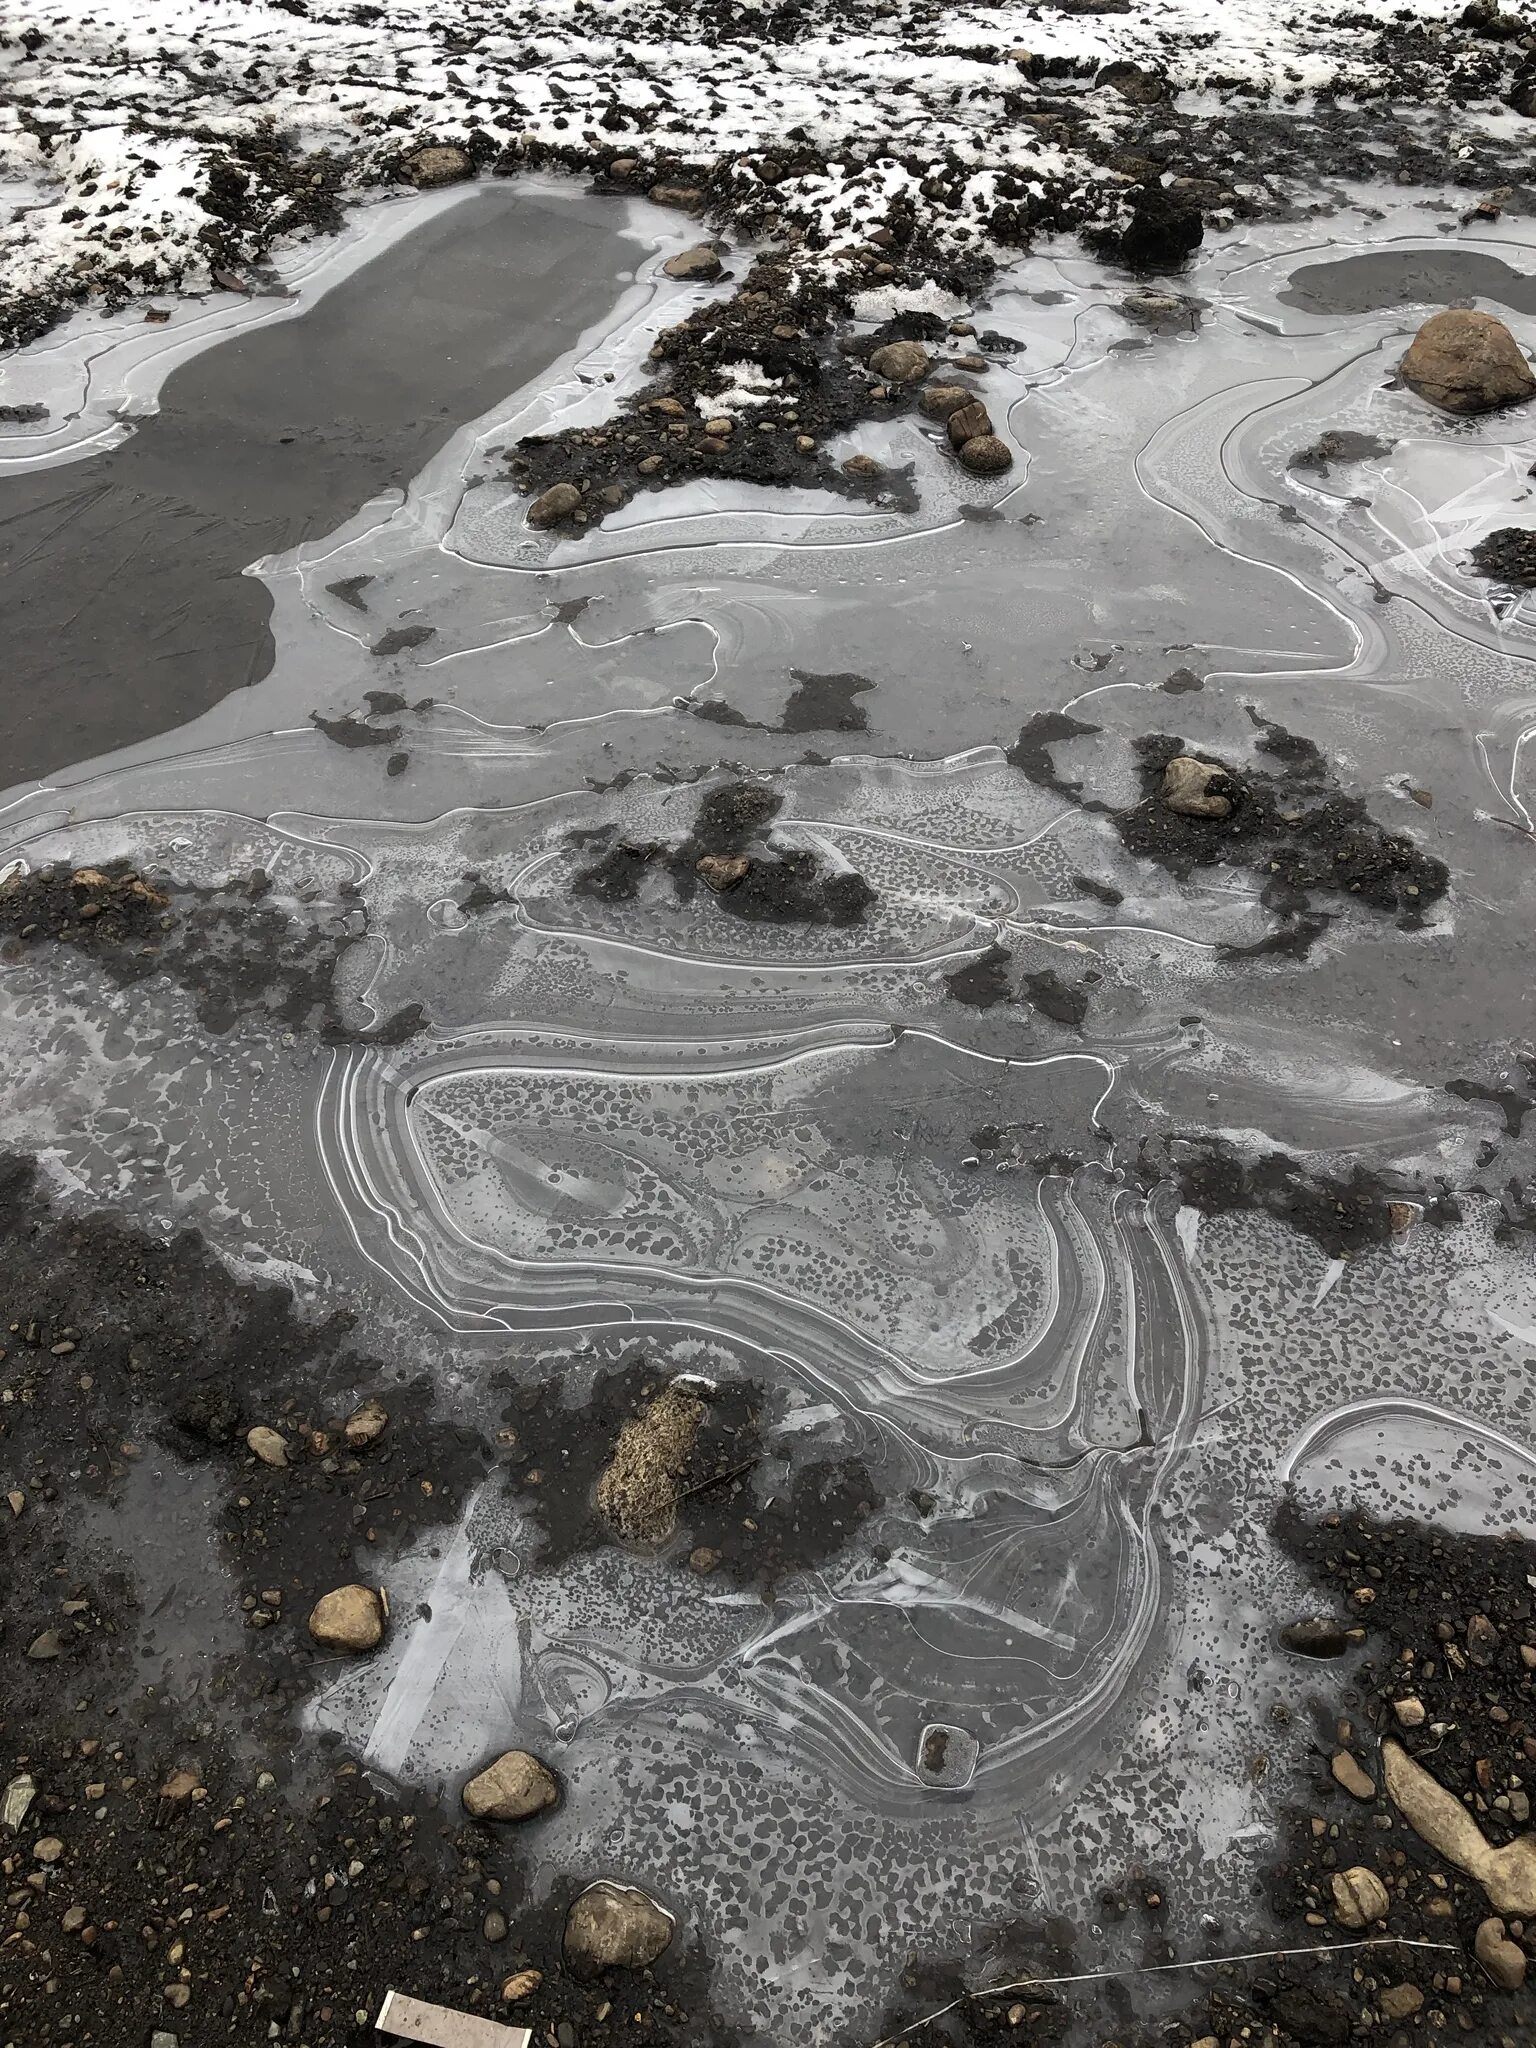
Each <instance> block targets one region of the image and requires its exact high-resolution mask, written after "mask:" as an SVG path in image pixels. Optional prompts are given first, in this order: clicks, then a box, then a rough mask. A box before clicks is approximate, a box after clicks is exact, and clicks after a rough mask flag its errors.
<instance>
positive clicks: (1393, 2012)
mask: <svg viewBox="0 0 1536 2048" xmlns="http://www.w3.org/2000/svg"><path fill="white" fill-rule="evenodd" d="M1423 2003H1424V1994H1423V1992H1422V1991H1421V1990H1420V1989H1419V1987H1418V1985H1417V1984H1389V1985H1388V1986H1387V1988H1386V1990H1385V1991H1383V1992H1382V1994H1381V1996H1380V1997H1379V1998H1378V1999H1377V2001H1376V2009H1377V2011H1378V2012H1379V2013H1380V2014H1381V2016H1382V2018H1383V2019H1384V2020H1391V2021H1392V2022H1393V2023H1394V2024H1395V2023H1396V2022H1397V2021H1398V2020H1406V2019H1411V2018H1412V2017H1413V2015H1414V2014H1415V2013H1416V2012H1417V2011H1418V2009H1419V2007H1420V2006H1421V2005H1422V2004H1423Z"/></svg>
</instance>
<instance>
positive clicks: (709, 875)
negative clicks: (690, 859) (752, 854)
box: [694, 853, 752, 896]
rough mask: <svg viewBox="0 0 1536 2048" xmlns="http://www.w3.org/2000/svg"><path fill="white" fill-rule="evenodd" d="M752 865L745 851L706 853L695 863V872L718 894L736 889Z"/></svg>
mask: <svg viewBox="0 0 1536 2048" xmlns="http://www.w3.org/2000/svg"><path fill="white" fill-rule="evenodd" d="M751 865H752V863H751V861H749V860H748V859H747V857H746V855H745V854H744V853H736V854H726V853H706V854H705V855H704V856H703V858H702V859H700V860H698V861H696V862H695V863H694V872H695V873H696V874H697V875H698V876H699V877H700V879H701V880H703V881H704V882H705V883H707V884H708V886H709V887H710V888H711V889H713V890H714V892H715V894H716V895H717V896H718V895H720V894H721V893H722V892H723V891H724V890H726V889H734V888H735V886H736V884H737V883H738V882H739V881H740V880H741V879H742V877H743V876H744V875H745V874H746V872H747V870H748V869H749V868H750V867H751Z"/></svg>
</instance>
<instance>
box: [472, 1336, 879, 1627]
mask: <svg viewBox="0 0 1536 2048" xmlns="http://www.w3.org/2000/svg"><path fill="white" fill-rule="evenodd" d="M666 1384H667V1380H666V1378H665V1377H664V1376H662V1375H660V1374H658V1373H657V1371H656V1369H655V1368H654V1367H653V1366H651V1365H649V1364H648V1363H647V1361H646V1360H645V1358H644V1357H643V1356H641V1357H634V1358H630V1359H627V1360H625V1361H624V1362H622V1363H621V1364H620V1365H619V1366H618V1367H616V1368H615V1370H614V1371H612V1372H610V1373H606V1374H604V1375H602V1376H601V1377H600V1378H599V1379H598V1381H597V1382H596V1384H595V1385H594V1387H593V1389H592V1393H591V1396H590V1398H589V1399H588V1400H587V1401H586V1402H585V1403H584V1404H583V1405H582V1406H581V1407H580V1408H579V1409H575V1408H572V1407H570V1406H569V1405H568V1404H567V1402H566V1400H565V1396H564V1390H563V1386H562V1383H561V1381H559V1380H558V1379H552V1380H545V1381H542V1382H540V1383H539V1384H537V1385H535V1386H530V1387H520V1388H512V1387H510V1386H509V1387H508V1388H507V1390H506V1391H507V1393H508V1400H507V1404H506V1406H505V1408H504V1409H503V1410H502V1423H503V1429H502V1437H503V1440H504V1441H505V1442H506V1444H507V1451H506V1457H507V1464H508V1470H509V1472H510V1474H511V1478H512V1483H513V1485H514V1486H515V1487H516V1488H517V1490H518V1493H519V1495H520V1497H521V1503H522V1505H523V1507H524V1508H525V1509H526V1510H527V1511H528V1512H529V1513H530V1514H532V1515H533V1516H534V1518H535V1520H536V1521H537V1524H538V1527H539V1530H540V1532H541V1539H542V1540H541V1543H540V1547H539V1550H538V1553H537V1555H536V1557H535V1560H534V1563H535V1568H536V1569H545V1570H549V1569H553V1568H554V1567H555V1566H557V1565H559V1564H562V1563H563V1562H564V1561H565V1560H566V1559H567V1558H569V1557H572V1556H575V1555H577V1554H578V1553H580V1552H582V1551H588V1550H597V1549H603V1548H607V1547H609V1546H611V1545H612V1544H613V1542H614V1540H615V1539H614V1535H613V1531H612V1530H611V1529H610V1528H609V1526H608V1524H607V1523H606V1522H605V1521H604V1519H603V1517H602V1516H601V1515H600V1514H599V1513H598V1511H597V1508H596V1505H595V1503H594V1498H593V1496H594V1492H595V1489H596V1486H597V1480H598V1476H599V1474H600V1473H601V1472H602V1471H603V1469H604V1467H605V1466H606V1465H607V1464H608V1462H609V1460H610V1459H611V1458H612V1456H613V1451H614V1445H615V1444H616V1442H617V1441H618V1436H619V1431H620V1430H621V1429H622V1427H623V1426H624V1424H625V1423H626V1422H628V1421H630V1420H632V1419H633V1418H634V1417H636V1416H638V1415H640V1414H641V1413H642V1412H643V1411H644V1409H645V1408H646V1406H647V1404H648V1403H649V1402H650V1401H651V1400H652V1399H653V1398H654V1397H655V1395H656V1394H658V1393H659V1392H660V1391H661V1389H662V1388H663V1387H664V1386H665V1385H666ZM685 1386H686V1390H687V1391H688V1392H689V1393H690V1394H694V1395H696V1396H697V1397H698V1399H699V1400H701V1401H703V1402H704V1403H705V1404H706V1413H705V1418H704V1421H703V1423H702V1424H701V1426H700V1428H699V1432H698V1435H697V1438H696V1440H695V1442H694V1446H693V1451H692V1455H691V1457H690V1459H689V1463H688V1466H687V1469H686V1470H685V1471H684V1472H683V1473H682V1474H681V1475H680V1476H679V1477H678V1479H677V1482H676V1501H677V1531H676V1534H675V1535H674V1536H672V1537H671V1538H670V1539H669V1540H668V1542H667V1543H666V1544H665V1545H664V1546H663V1549H662V1551H661V1555H662V1557H663V1558H664V1560H665V1561H666V1562H667V1563H668V1564H670V1565H673V1566H675V1567H676V1568H677V1569H678V1570H680V1571H692V1572H695V1573H698V1574H699V1575H701V1576H714V1575H718V1576H719V1577H720V1578H721V1579H724V1580H729V1581H730V1582H731V1583H733V1584H736V1585H743V1586H751V1587H753V1588H755V1589H756V1590H757V1591H758V1592H760V1593H761V1594H762V1596H763V1598H764V1599H765V1600H767V1599H771V1598H772V1597H773V1593H774V1590H775V1588H776V1587H777V1586H778V1584H779V1583H780V1581H781V1580H783V1579H785V1578H788V1577H791V1576H792V1575H793V1574H794V1573H796V1572H799V1571H804V1570H806V1569H807V1568H808V1567H810V1566H812V1565H816V1564H821V1563H823V1562H825V1560H826V1559H827V1558H829V1557H832V1556H835V1555H836V1554H837V1553H838V1552H839V1551H841V1550H843V1549H845V1548H846V1547H847V1546H848V1544H849V1543H850V1542H851V1541H852V1540H853V1539H854V1538H855V1537H856V1536H857V1534H858V1531H859V1529H860V1527H861V1525H862V1524H863V1523H864V1522H865V1521H866V1520H867V1519H868V1518H869V1517H870V1515H872V1514H873V1513H874V1511H875V1509H876V1507H877V1506H878V1496H877V1494H876V1492H875V1487H874V1482H873V1480H872V1479H871V1478H870V1475H869V1472H868V1470H867V1469H866V1467H865V1466H864V1464H863V1463H862V1461H861V1460H859V1459H857V1458H843V1459H826V1460H816V1461H812V1462H810V1463H807V1464H803V1465H799V1466H798V1467H796V1468H795V1469H794V1470H793V1471H792V1472H791V1471H790V1469H789V1467H788V1465H787V1463H786V1461H785V1460H784V1458H783V1457H782V1456H781V1455H780V1454H779V1453H778V1452H776V1451H774V1450H772V1449H770V1448H768V1447H767V1446H766V1445H765V1442H764V1429H765V1425H766V1423H767V1422H768V1420H769V1419H770V1416H769V1407H768V1402H767V1399H766V1397H765V1395H764V1393H763V1390H762V1389H761V1388H760V1387H757V1386H754V1385H752V1384H751V1383H749V1382H744V1381H738V1382H733V1383H729V1384H725V1385H721V1386H717V1387H715V1388H713V1389H712V1390H711V1389H709V1388H706V1387H704V1386H702V1385H699V1384H695V1383H694V1382H692V1381H689V1382H685Z"/></svg>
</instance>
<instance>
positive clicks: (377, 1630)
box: [309, 1586, 384, 1655]
mask: <svg viewBox="0 0 1536 2048" xmlns="http://www.w3.org/2000/svg"><path fill="white" fill-rule="evenodd" d="M309 1632H310V1634H311V1636H313V1638H314V1639H315V1641H316V1642H317V1643H318V1644H319V1645H320V1647H321V1648H322V1649H325V1650H346V1651H349V1652H350V1653H352V1654H353V1655H357V1654H359V1653H361V1652H362V1651H364V1650H376V1649H377V1648H378V1646H379V1644H380V1643H381V1642H382V1641H383V1640H384V1602H383V1599H382V1597H381V1596H380V1595H379V1594H378V1593H377V1592H376V1591H375V1590H374V1588H373V1587H372V1586H338V1587H337V1588H336V1589H335V1591H334V1592H331V1593H323V1594H322V1595H321V1596H320V1598H319V1599H318V1600H317V1601H316V1602H315V1605H314V1607H313V1609H312V1610H311V1613H310V1617H309Z"/></svg>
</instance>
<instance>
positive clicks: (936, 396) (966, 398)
mask: <svg viewBox="0 0 1536 2048" xmlns="http://www.w3.org/2000/svg"><path fill="white" fill-rule="evenodd" d="M975 396H976V394H975V392H974V391H972V390H971V388H970V387H969V385H966V384H930V385H929V386H928V387H927V389H926V390H924V391H923V392H922V393H921V395H920V396H919V398H918V401H917V409H918V411H919V412H921V413H925V414H926V415H927V417H928V418H929V419H931V420H947V419H948V418H949V416H950V414H951V413H953V412H958V411H959V410H960V408H961V406H962V405H969V404H970V403H971V401H972V399H974V398H975Z"/></svg>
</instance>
